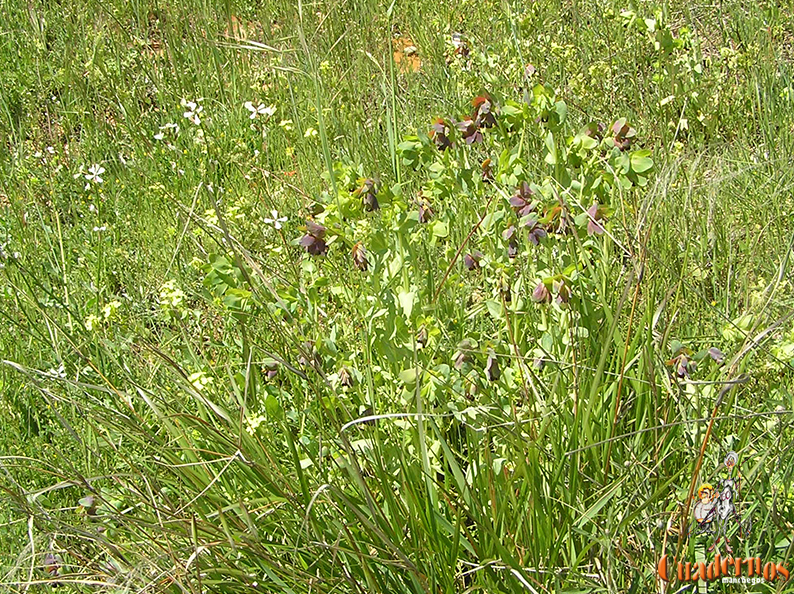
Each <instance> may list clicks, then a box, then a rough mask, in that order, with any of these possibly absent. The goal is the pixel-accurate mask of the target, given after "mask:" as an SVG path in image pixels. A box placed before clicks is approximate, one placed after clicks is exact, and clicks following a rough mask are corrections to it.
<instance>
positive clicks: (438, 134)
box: [430, 118, 452, 151]
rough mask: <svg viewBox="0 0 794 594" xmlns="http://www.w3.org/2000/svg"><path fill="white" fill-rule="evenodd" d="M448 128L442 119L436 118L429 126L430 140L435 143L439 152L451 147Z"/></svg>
mask: <svg viewBox="0 0 794 594" xmlns="http://www.w3.org/2000/svg"><path fill="white" fill-rule="evenodd" d="M449 132H450V126H449V124H448V123H447V122H446V121H445V120H444V119H443V118H436V119H435V120H434V121H433V124H432V125H431V126H430V138H432V139H433V141H434V142H435V143H436V147H437V148H438V150H440V151H445V150H447V149H448V148H451V147H452V141H451V140H450V139H449Z"/></svg>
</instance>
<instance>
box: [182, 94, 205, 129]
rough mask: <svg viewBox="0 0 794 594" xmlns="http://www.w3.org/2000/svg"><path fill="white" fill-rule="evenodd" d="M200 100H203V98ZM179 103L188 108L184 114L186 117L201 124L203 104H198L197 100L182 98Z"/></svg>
mask: <svg viewBox="0 0 794 594" xmlns="http://www.w3.org/2000/svg"><path fill="white" fill-rule="evenodd" d="M198 101H201V99H199V100H198ZM179 104H180V105H181V106H182V107H184V108H185V109H186V110H187V111H185V113H183V114H182V115H183V116H184V117H185V118H186V119H188V120H190V121H191V122H192V123H193V124H195V125H196V126H198V125H200V124H201V118H200V117H199V114H200V113H201V112H202V111H204V108H203V107H202V106H201V105H198V104H197V103H196V102H195V101H188V100H186V99H182V101H180V102H179Z"/></svg>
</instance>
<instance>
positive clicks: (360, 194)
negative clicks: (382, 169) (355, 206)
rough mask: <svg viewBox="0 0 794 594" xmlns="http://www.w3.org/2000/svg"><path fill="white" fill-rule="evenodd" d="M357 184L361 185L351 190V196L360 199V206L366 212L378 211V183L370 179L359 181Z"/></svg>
mask: <svg viewBox="0 0 794 594" xmlns="http://www.w3.org/2000/svg"><path fill="white" fill-rule="evenodd" d="M359 183H360V184H361V185H360V186H359V187H358V188H356V189H355V190H353V196H355V197H357V198H361V206H362V207H363V208H364V210H366V211H367V212H372V211H374V210H378V209H379V208H380V204H378V196H377V194H378V183H377V182H376V181H375V180H374V179H371V178H366V179H361V180H359Z"/></svg>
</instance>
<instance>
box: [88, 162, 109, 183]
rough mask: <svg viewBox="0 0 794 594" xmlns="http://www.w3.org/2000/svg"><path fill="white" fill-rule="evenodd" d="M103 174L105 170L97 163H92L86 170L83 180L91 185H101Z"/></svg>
mask: <svg viewBox="0 0 794 594" xmlns="http://www.w3.org/2000/svg"><path fill="white" fill-rule="evenodd" d="M103 173H105V168H104V167H102V165H99V164H98V163H94V164H93V165H91V167H89V168H88V173H86V175H85V178H86V179H87V180H88V181H89V182H91V183H94V184H101V183H102V182H103V181H104V180H103V179H102V177H101V176H102V174H103Z"/></svg>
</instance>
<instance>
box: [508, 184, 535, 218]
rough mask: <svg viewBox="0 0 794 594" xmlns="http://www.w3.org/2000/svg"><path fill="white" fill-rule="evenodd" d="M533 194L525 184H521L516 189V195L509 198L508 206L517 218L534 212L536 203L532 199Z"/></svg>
mask: <svg viewBox="0 0 794 594" xmlns="http://www.w3.org/2000/svg"><path fill="white" fill-rule="evenodd" d="M534 195H535V192H533V191H532V188H530V187H529V184H528V183H527V182H521V185H520V186H518V188H517V189H516V193H515V194H513V195H512V196H511V197H510V206H512V207H513V210H515V211H516V214H517V215H518V216H519V217H523V216H526V215H528V214H529V213H531V212H534V210H535V208H537V205H538V203H537V201H535V200H534V199H533V197H534Z"/></svg>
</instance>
